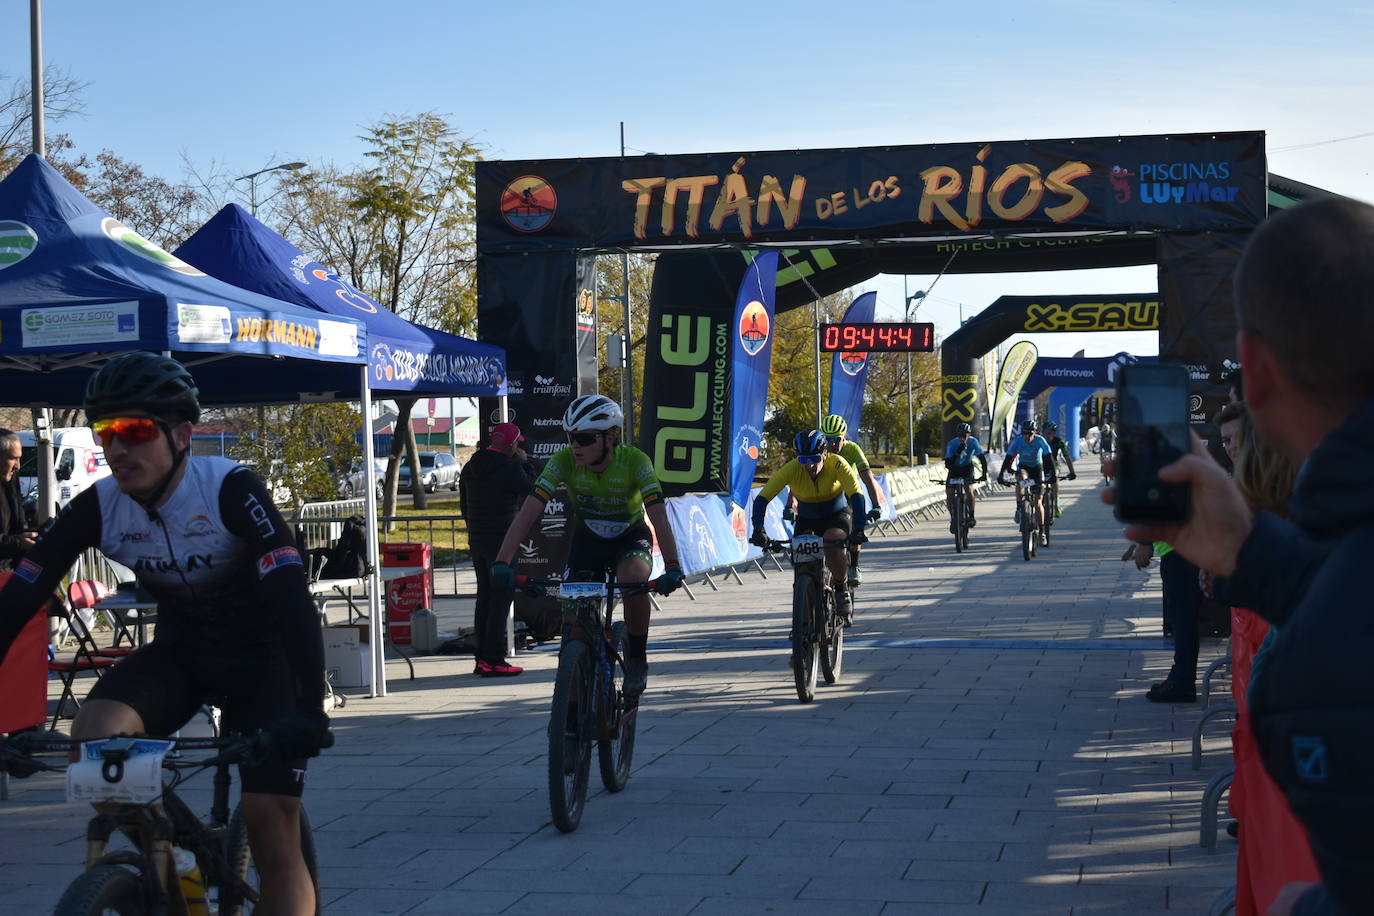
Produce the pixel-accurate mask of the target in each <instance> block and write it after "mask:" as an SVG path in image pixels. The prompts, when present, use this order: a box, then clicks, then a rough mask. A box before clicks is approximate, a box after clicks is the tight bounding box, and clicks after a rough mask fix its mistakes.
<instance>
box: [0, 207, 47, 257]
mask: <svg viewBox="0 0 1374 916" xmlns="http://www.w3.org/2000/svg"><path fill="white" fill-rule="evenodd" d="M37 247H38V233H37V232H34V231H33V229H31V228H30V227H29V226H28V225H26V224H24V223H21V222H19V221H18V220H12V219H0V270H4V269H5V268H6V267H13V266H14V265H16V264H18V263H19V262H20V261H22V260H24V259H25V258H27V257H28V256H29V255H31V254H33V252H34V249H36V248H37Z"/></svg>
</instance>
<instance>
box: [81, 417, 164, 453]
mask: <svg viewBox="0 0 1374 916" xmlns="http://www.w3.org/2000/svg"><path fill="white" fill-rule="evenodd" d="M91 432H93V433H95V434H96V437H97V438H98V439H100V444H101V446H103V447H104V448H109V447H110V443H111V442H112V441H114V438H115V437H116V436H118V437H119V441H121V442H123V443H124V444H125V445H139V444H141V443H144V442H152V441H153V440H154V439H156V438H157V437H158V436H161V435H162V425H161V424H160V423H158V421H156V420H154V419H153V418H152V417H106V418H105V419H103V420H96V421H95V422H94V423H92V424H91Z"/></svg>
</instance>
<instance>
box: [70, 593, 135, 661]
mask: <svg viewBox="0 0 1374 916" xmlns="http://www.w3.org/2000/svg"><path fill="white" fill-rule="evenodd" d="M113 594H114V590H113V589H111V588H110V587H109V586H108V585H106V584H105V583H104V582H101V581H100V580H99V579H82V580H81V581H80V582H73V583H72V584H71V585H69V586H68V587H67V600H68V602H69V603H70V605H71V609H72V613H71V616H70V618H69V620H68V623H69V625H70V626H71V630H72V635H73V636H75V637H76V639H77V642H79V643H80V644H81V648H80V649H79V650H78V652H80V653H81V654H84V655H88V656H92V657H99V658H114V659H119V658H123V657H124V656H125V655H128V654H129V653H130V652H132V651H134V637H133V634H132V633H130V632H129V627H128V625H127V624H126V623H125V622H124V620H123V619H122V618H120V617H119V616H118V615H117V614H112V613H107V614H105V615H104V617H105V619H106V620H107V621H108V622H109V624H110V627H111V628H112V629H113V630H114V642H113V643H112V644H111V645H110V646H108V647H104V648H102V647H101V646H100V645H98V644H97V643H96V641H95V636H94V635H93V634H92V633H91V631H90V627H89V626H87V624H86V619H87V618H86V617H85V616H84V615H82V613H81V612H82V611H83V610H89V611H91V612H92V619H94V610H95V606H96V605H97V604H99V603H100V602H101V601H103V600H104V599H106V598H108V597H109V596H110V595H113ZM124 639H127V640H128V641H129V644H128V645H127V646H121V645H120V642H121V640H124Z"/></svg>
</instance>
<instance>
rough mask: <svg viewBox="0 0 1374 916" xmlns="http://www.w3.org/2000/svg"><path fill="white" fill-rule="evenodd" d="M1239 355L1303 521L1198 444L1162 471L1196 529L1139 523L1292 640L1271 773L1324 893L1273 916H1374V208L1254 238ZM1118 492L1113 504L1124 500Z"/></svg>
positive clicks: (1265, 728) (1277, 677) (1274, 680)
mask: <svg viewBox="0 0 1374 916" xmlns="http://www.w3.org/2000/svg"><path fill="white" fill-rule="evenodd" d="M1234 297H1235V306H1236V318H1237V324H1238V326H1239V331H1238V333H1237V335H1236V349H1237V354H1238V356H1239V359H1240V363H1241V365H1242V366H1243V367H1244V368H1243V373H1244V380H1245V400H1246V407H1247V410H1248V411H1249V414H1250V417H1251V420H1252V421H1253V424H1254V429H1255V432H1256V435H1258V436H1259V437H1260V438H1261V439H1263V441H1264V442H1265V443H1267V444H1268V445H1269V446H1270V447H1271V448H1273V449H1274V450H1276V451H1277V452H1279V453H1280V454H1281V455H1282V456H1284V457H1286V458H1288V459H1289V460H1291V461H1293V462H1294V463H1295V464H1301V466H1302V472H1301V474H1300V475H1299V476H1298V480H1297V483H1296V485H1295V486H1294V488H1293V495H1292V498H1291V500H1290V501H1289V506H1288V508H1289V511H1290V512H1291V516H1292V520H1291V522H1290V521H1284V520H1282V519H1280V518H1279V517H1278V516H1276V515H1274V514H1272V513H1270V512H1264V511H1261V512H1259V513H1254V512H1252V511H1251V509H1250V508H1249V506H1247V504H1246V502H1245V500H1244V498H1243V497H1242V495H1241V492H1240V490H1239V489H1238V488H1237V486H1236V485H1235V483H1234V482H1233V481H1232V480H1231V478H1230V477H1229V476H1228V475H1227V474H1226V472H1225V470H1223V469H1222V468H1221V466H1220V465H1218V464H1217V463H1216V462H1215V461H1213V460H1212V459H1211V457H1210V456H1208V455H1207V453H1206V450H1205V448H1204V447H1203V444H1202V441H1201V440H1200V439H1197V438H1196V437H1194V438H1193V439H1192V451H1191V453H1189V454H1187V455H1184V456H1183V457H1182V458H1180V459H1179V460H1177V461H1174V462H1172V463H1170V464H1168V465H1166V466H1165V467H1163V468H1161V469H1160V471H1159V475H1158V476H1159V479H1160V480H1161V481H1164V482H1165V483H1169V484H1181V485H1185V486H1187V487H1188V488H1189V491H1190V502H1191V506H1192V511H1191V514H1190V515H1189V516H1188V518H1187V520H1186V521H1184V522H1181V523H1180V522H1155V523H1135V524H1131V525H1129V526H1128V527H1127V528H1126V529H1125V535H1126V537H1127V538H1129V539H1131V540H1134V541H1151V540H1167V541H1168V542H1169V543H1170V544H1172V545H1173V547H1174V549H1175V550H1177V551H1179V552H1180V553H1181V554H1182V555H1183V556H1185V557H1186V558H1187V559H1188V560H1190V561H1191V562H1193V563H1196V564H1197V565H1198V566H1200V567H1201V568H1202V569H1204V570H1207V571H1208V572H1210V573H1212V575H1213V576H1214V580H1213V592H1214V593H1215V594H1216V596H1217V597H1218V598H1219V599H1220V600H1222V601H1225V602H1226V603H1228V604H1230V605H1232V606H1238V607H1246V608H1250V609H1251V610H1253V611H1255V612H1256V613H1258V614H1259V615H1260V616H1261V617H1263V618H1264V619H1265V620H1267V621H1268V622H1269V623H1270V624H1271V625H1273V626H1274V627H1276V628H1277V635H1276V636H1275V637H1274V638H1273V641H1272V643H1271V645H1270V646H1269V648H1268V650H1267V652H1266V653H1265V655H1264V657H1263V659H1262V660H1261V662H1260V663H1259V664H1257V665H1256V666H1255V668H1254V671H1253V672H1252V675H1251V681H1250V693H1249V701H1250V725H1251V727H1252V728H1253V730H1254V735H1255V740H1256V744H1257V746H1258V748H1259V752H1260V755H1261V757H1262V758H1263V761H1264V766H1265V769H1266V770H1267V771H1268V773H1269V775H1270V776H1272V777H1273V778H1274V781H1275V782H1276V783H1277V784H1278V785H1279V787H1280V788H1281V789H1282V790H1283V793H1284V796H1285V798H1286V799H1287V802H1288V805H1289V807H1290V809H1291V810H1292V812H1293V813H1294V815H1296V816H1297V818H1298V820H1299V821H1300V822H1301V823H1302V825H1303V827H1305V828H1306V829H1307V832H1308V837H1309V839H1310V844H1311V849H1312V852H1313V855H1314V857H1315V859H1316V862H1317V867H1318V869H1319V871H1320V873H1321V878H1322V881H1321V883H1320V884H1310V883H1293V884H1289V885H1288V886H1286V887H1284V888H1283V889H1282V890H1281V891H1280V892H1279V893H1278V895H1277V897H1276V899H1275V901H1274V903H1273V905H1272V906H1271V907H1270V910H1269V912H1270V914H1302V916H1309V914H1337V913H1368V912H1370V910H1371V907H1370V900H1371V899H1374V892H1372V890H1371V883H1370V878H1369V863H1370V862H1374V830H1371V829H1370V824H1371V823H1374V768H1371V767H1370V766H1369V765H1368V763H1369V760H1371V759H1374V692H1371V690H1370V688H1369V670H1368V669H1369V659H1370V657H1371V654H1372V653H1374V614H1371V613H1370V605H1369V595H1370V593H1371V590H1374V568H1372V567H1371V565H1370V563H1369V557H1370V554H1371V552H1374V488H1372V487H1370V486H1369V480H1368V477H1369V472H1368V456H1369V455H1370V454H1371V452H1374V361H1371V360H1370V359H1369V355H1368V352H1367V351H1368V347H1369V342H1370V341H1371V340H1374V207H1371V206H1370V205H1369V204H1366V203H1363V202H1360V201H1354V200H1350V199H1348V198H1343V197H1335V196H1332V197H1326V198H1321V199H1317V200H1312V201H1308V202H1306V203H1302V204H1300V205H1298V206H1296V207H1292V208H1290V209H1287V210H1282V211H1280V212H1278V213H1276V214H1275V215H1274V216H1271V217H1270V218H1269V219H1267V220H1266V221H1265V222H1264V223H1263V224H1261V225H1260V227H1259V228H1258V229H1257V230H1256V231H1255V233H1254V234H1253V235H1252V236H1251V237H1250V240H1249V242H1248V244H1247V245H1246V247H1245V251H1244V253H1243V254H1242V256H1241V260H1240V263H1239V265H1238V267H1237V270H1236V274H1235V284H1234ZM1116 496H1117V494H1116V492H1115V491H1108V492H1107V493H1106V494H1105V495H1104V497H1103V498H1104V500H1105V501H1106V502H1108V503H1114V502H1115V501H1116Z"/></svg>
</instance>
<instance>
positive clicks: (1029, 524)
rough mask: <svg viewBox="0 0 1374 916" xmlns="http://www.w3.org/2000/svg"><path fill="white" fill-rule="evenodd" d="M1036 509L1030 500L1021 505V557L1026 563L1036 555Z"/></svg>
mask: <svg viewBox="0 0 1374 916" xmlns="http://www.w3.org/2000/svg"><path fill="white" fill-rule="evenodd" d="M1034 540H1035V507H1034V506H1032V505H1031V504H1030V500H1024V501H1023V502H1022V503H1021V556H1022V557H1023V558H1025V560H1026V562H1027V563H1029V562H1030V558H1031V557H1032V556H1034V555H1035V544H1034V543H1033V542H1034Z"/></svg>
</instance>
